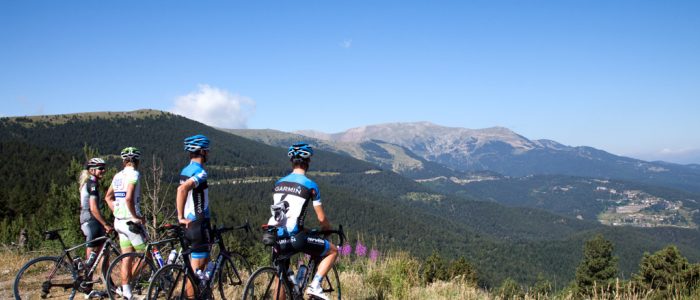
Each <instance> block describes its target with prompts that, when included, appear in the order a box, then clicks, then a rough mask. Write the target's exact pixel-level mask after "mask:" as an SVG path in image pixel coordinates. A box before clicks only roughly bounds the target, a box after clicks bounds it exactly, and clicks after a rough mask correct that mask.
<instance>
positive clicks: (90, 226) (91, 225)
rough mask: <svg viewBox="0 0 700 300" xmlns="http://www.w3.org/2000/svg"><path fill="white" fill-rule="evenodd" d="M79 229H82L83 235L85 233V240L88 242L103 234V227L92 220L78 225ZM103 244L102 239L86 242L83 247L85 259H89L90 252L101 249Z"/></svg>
mask: <svg viewBox="0 0 700 300" xmlns="http://www.w3.org/2000/svg"><path fill="white" fill-rule="evenodd" d="M80 229H81V230H82V231H83V235H85V242H89V241H92V240H94V239H96V238H99V237H103V236H105V231H104V228H102V226H100V223H99V222H97V221H94V220H90V221H87V222H85V223H83V224H82V225H80ZM103 244H104V241H98V242H92V243H88V244H87V247H86V248H85V261H88V259H90V254H92V253H93V252H98V251H100V250H101V249H102V245H103ZM98 255H99V253H98ZM93 263H96V262H93ZM86 267H89V266H86Z"/></svg>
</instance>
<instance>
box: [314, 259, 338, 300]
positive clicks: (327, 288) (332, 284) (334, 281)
mask: <svg viewBox="0 0 700 300" xmlns="http://www.w3.org/2000/svg"><path fill="white" fill-rule="evenodd" d="M339 275H340V274H338V270H336V268H335V265H333V268H331V269H330V270H329V271H328V274H326V277H325V278H323V280H322V281H321V287H322V288H323V293H325V294H326V296H328V299H338V300H341V299H342V297H341V296H342V295H341V294H342V293H341V286H340V276H339ZM312 279H313V278H312Z"/></svg>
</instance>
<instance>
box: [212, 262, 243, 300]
mask: <svg viewBox="0 0 700 300" xmlns="http://www.w3.org/2000/svg"><path fill="white" fill-rule="evenodd" d="M222 255H224V259H223V261H222V262H221V266H220V267H219V270H218V271H217V275H216V277H217V278H214V280H215V281H214V282H215V283H216V284H217V285H218V287H214V288H212V290H216V289H218V290H219V295H220V296H221V299H222V300H231V299H240V298H241V295H242V294H243V288H244V287H245V286H244V285H245V283H246V280H248V277H250V273H252V270H251V269H250V264H249V263H248V261H247V260H246V259H245V257H243V255H241V254H239V253H236V252H232V253H228V254H222Z"/></svg>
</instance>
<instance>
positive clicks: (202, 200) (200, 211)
mask: <svg viewBox="0 0 700 300" xmlns="http://www.w3.org/2000/svg"><path fill="white" fill-rule="evenodd" d="M190 178H191V179H192V180H193V181H194V188H193V189H192V190H190V191H189V192H188V193H187V201H186V202H185V211H184V216H185V218H187V219H189V220H192V221H194V220H200V219H208V218H210V214H209V191H208V187H209V185H208V184H207V172H206V171H204V169H203V168H202V165H201V164H199V163H198V162H195V161H191V162H190V164H189V165H188V166H187V167H185V168H184V169H182V172H180V184H183V183H185V182H186V181H187V180H189V179H190Z"/></svg>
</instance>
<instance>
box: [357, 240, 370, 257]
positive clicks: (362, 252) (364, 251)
mask: <svg viewBox="0 0 700 300" xmlns="http://www.w3.org/2000/svg"><path fill="white" fill-rule="evenodd" d="M365 254H367V247H365V245H362V243H360V241H357V245H355V255H357V256H365Z"/></svg>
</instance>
